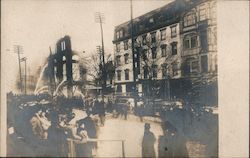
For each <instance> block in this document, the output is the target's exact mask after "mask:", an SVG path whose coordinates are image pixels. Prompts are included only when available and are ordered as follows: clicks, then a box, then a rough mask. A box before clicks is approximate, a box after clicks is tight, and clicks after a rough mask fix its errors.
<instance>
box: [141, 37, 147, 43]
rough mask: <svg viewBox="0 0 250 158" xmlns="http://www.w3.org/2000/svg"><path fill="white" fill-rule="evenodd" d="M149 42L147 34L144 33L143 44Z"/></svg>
mask: <svg viewBox="0 0 250 158" xmlns="http://www.w3.org/2000/svg"><path fill="white" fill-rule="evenodd" d="M146 44H147V35H143V36H142V45H146Z"/></svg>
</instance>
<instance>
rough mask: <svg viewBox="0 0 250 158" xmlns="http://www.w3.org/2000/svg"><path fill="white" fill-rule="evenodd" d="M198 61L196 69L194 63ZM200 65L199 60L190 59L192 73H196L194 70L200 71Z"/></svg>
mask: <svg viewBox="0 0 250 158" xmlns="http://www.w3.org/2000/svg"><path fill="white" fill-rule="evenodd" d="M196 62H197V69H194V68H193V65H194V63H196ZM199 67H200V66H199V60H192V61H190V71H189V72H190V73H194V72H197V73H198V72H199V70H200V68H199Z"/></svg>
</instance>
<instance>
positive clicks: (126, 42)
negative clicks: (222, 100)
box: [123, 40, 128, 50]
mask: <svg viewBox="0 0 250 158" xmlns="http://www.w3.org/2000/svg"><path fill="white" fill-rule="evenodd" d="M123 43H124V50H128V40H126V41H124V42H123Z"/></svg>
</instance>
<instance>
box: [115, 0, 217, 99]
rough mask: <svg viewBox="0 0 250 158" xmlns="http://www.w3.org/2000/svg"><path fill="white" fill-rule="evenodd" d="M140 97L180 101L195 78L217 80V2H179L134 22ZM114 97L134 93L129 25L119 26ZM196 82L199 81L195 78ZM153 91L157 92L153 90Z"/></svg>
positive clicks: (116, 36) (190, 87) (201, 0)
mask: <svg viewBox="0 0 250 158" xmlns="http://www.w3.org/2000/svg"><path fill="white" fill-rule="evenodd" d="M133 36H134V41H135V42H134V43H135V54H136V58H135V61H136V63H135V69H136V78H137V79H136V86H137V90H138V92H139V94H141V95H146V96H147V95H152V91H154V92H153V93H155V94H154V95H156V96H157V97H162V98H168V99H170V98H175V97H177V98H182V97H183V96H182V95H184V94H185V93H188V91H189V90H190V89H192V84H193V79H192V78H197V77H200V76H208V75H210V76H217V48H216V45H217V44H216V1H214V0H210V1H205V0H196V1H194V0H189V1H188V0H175V1H173V2H171V3H169V4H167V5H165V6H163V7H161V8H158V9H155V10H153V11H151V12H149V13H146V14H144V15H142V16H139V17H137V18H135V19H133ZM113 44H114V48H115V61H116V78H115V86H116V92H117V93H121V94H123V95H129V93H130V92H132V89H133V87H132V86H133V64H132V60H133V58H132V51H131V21H128V22H125V23H123V24H120V25H118V26H116V27H115V31H114V40H113ZM196 80H197V79H196ZM152 87H154V88H152Z"/></svg>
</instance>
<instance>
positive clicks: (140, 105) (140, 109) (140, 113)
mask: <svg viewBox="0 0 250 158" xmlns="http://www.w3.org/2000/svg"><path fill="white" fill-rule="evenodd" d="M143 104H144V103H143V101H142V100H140V101H139V102H138V103H137V109H136V113H137V115H138V116H139V118H140V121H141V122H143V115H144V107H143Z"/></svg>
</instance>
